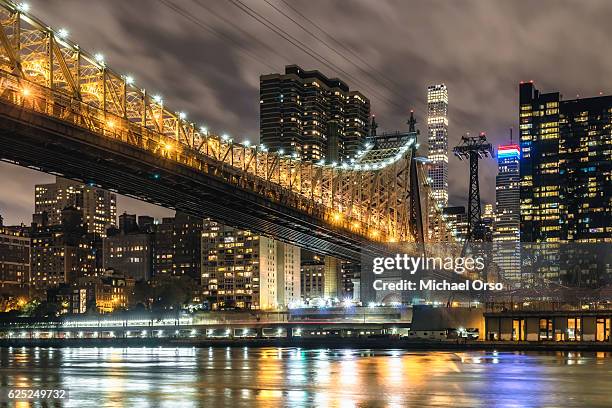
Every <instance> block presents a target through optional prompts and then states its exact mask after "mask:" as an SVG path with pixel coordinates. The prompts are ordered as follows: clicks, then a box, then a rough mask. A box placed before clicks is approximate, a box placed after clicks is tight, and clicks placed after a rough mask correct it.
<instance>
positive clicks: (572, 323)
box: [567, 317, 582, 341]
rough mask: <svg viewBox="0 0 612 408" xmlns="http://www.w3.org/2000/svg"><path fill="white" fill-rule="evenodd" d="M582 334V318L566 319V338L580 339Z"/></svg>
mask: <svg viewBox="0 0 612 408" xmlns="http://www.w3.org/2000/svg"><path fill="white" fill-rule="evenodd" d="M581 335H582V318H580V317H570V318H568V319H567V339H568V340H571V341H580V339H581Z"/></svg>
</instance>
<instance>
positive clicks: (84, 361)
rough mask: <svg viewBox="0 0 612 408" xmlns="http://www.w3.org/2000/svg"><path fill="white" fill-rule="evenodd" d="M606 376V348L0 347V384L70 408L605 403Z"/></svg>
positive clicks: (608, 402)
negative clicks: (57, 398) (43, 393)
mask: <svg viewBox="0 0 612 408" xmlns="http://www.w3.org/2000/svg"><path fill="white" fill-rule="evenodd" d="M611 383H612V356H611V355H610V354H609V353H510V352H458V353H454V352H409V351H402V350H329V349H321V350H307V349H299V348H284V349H281V348H246V347H240V348H203V349H196V348H64V349H46V348H3V349H0V387H1V388H2V389H6V388H10V387H11V386H19V387H33V388H46V389H48V388H64V389H68V390H69V394H70V401H68V402H64V404H63V406H70V407H86V406H104V407H123V406H129V407H131V406H137V407H177V406H178V407H180V408H187V407H196V406H208V407H266V408H267V407H284V406H290V407H292V408H297V407H311V406H318V407H387V406H391V407H427V406H438V407H542V406H562V407H609V406H612V390H611V389H610V387H609V385H610V384H611ZM19 406H28V405H27V404H20V405H19Z"/></svg>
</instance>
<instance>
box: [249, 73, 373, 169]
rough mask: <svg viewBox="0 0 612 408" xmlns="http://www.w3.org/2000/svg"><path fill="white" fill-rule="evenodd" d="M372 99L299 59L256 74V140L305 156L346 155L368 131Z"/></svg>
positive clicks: (314, 158) (352, 152)
mask: <svg viewBox="0 0 612 408" xmlns="http://www.w3.org/2000/svg"><path fill="white" fill-rule="evenodd" d="M369 116H370V101H369V99H368V98H366V97H365V96H364V95H363V94H361V93H360V92H358V91H350V90H349V87H348V85H347V84H346V83H344V82H343V81H341V80H339V79H337V78H331V79H330V78H327V77H326V76H325V75H323V74H322V73H320V72H319V71H304V70H303V69H302V68H300V67H298V66H297V65H288V66H286V67H285V73H284V74H269V75H262V76H261V78H260V142H261V143H262V144H264V145H265V146H266V147H267V148H269V149H270V150H272V151H277V152H278V151H284V152H285V153H287V154H297V155H298V156H299V157H301V158H302V159H304V160H311V161H319V160H326V161H328V162H334V161H335V162H341V161H347V160H349V159H350V158H352V157H354V156H355V154H356V153H357V151H358V150H359V148H360V146H361V145H363V143H364V141H365V138H366V137H367V136H368V133H369Z"/></svg>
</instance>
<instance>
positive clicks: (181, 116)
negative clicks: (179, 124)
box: [178, 112, 187, 120]
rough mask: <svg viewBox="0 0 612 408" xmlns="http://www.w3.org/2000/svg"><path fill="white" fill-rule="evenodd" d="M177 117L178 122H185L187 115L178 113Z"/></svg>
mask: <svg viewBox="0 0 612 408" xmlns="http://www.w3.org/2000/svg"><path fill="white" fill-rule="evenodd" d="M178 116H179V119H180V120H185V118H186V117H187V114H186V113H185V112H179V114H178Z"/></svg>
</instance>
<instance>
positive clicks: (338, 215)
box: [334, 212, 342, 222]
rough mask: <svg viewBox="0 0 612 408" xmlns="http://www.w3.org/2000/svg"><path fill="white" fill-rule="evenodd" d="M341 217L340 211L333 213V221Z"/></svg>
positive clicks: (337, 220)
mask: <svg viewBox="0 0 612 408" xmlns="http://www.w3.org/2000/svg"><path fill="white" fill-rule="evenodd" d="M341 219H342V214H340V213H338V212H337V213H334V221H335V222H339V221H340V220H341Z"/></svg>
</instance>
